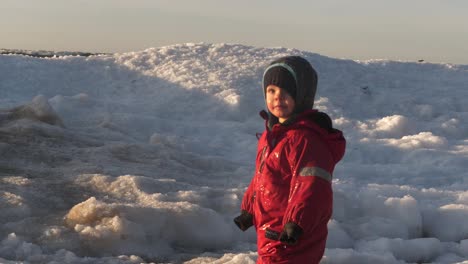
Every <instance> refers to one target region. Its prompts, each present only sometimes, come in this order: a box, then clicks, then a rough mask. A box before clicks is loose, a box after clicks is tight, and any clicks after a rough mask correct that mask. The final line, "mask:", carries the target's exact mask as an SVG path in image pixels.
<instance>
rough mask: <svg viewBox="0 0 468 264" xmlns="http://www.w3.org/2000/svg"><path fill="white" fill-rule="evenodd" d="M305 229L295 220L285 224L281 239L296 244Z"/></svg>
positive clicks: (289, 243) (286, 242)
mask: <svg viewBox="0 0 468 264" xmlns="http://www.w3.org/2000/svg"><path fill="white" fill-rule="evenodd" d="M303 232H304V231H303V230H302V228H301V227H300V226H298V225H297V224H295V223H293V222H289V223H287V224H286V225H284V228H283V232H281V234H280V237H279V240H280V241H281V242H283V243H285V244H288V245H294V244H296V243H297V240H298V239H299V237H300V236H301V235H302V233H303Z"/></svg>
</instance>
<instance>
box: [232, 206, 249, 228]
mask: <svg viewBox="0 0 468 264" xmlns="http://www.w3.org/2000/svg"><path fill="white" fill-rule="evenodd" d="M234 223H236V225H237V226H238V227H239V228H240V230H242V231H245V230H247V229H249V227H251V226H252V225H253V215H251V214H250V213H249V212H247V211H242V212H241V214H240V215H239V216H238V217H236V218H234Z"/></svg>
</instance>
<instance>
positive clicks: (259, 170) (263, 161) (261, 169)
mask: <svg viewBox="0 0 468 264" xmlns="http://www.w3.org/2000/svg"><path fill="white" fill-rule="evenodd" d="M266 149H267V146H264V147H263V150H262V159H261V160H260V168H259V169H258V172H260V173H261V172H262V171H263V165H265V152H266Z"/></svg>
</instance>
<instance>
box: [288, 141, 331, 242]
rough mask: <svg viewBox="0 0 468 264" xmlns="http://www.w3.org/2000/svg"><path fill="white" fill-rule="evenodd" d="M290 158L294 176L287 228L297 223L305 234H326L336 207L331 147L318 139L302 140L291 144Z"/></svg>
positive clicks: (289, 149)
mask: <svg viewBox="0 0 468 264" xmlns="http://www.w3.org/2000/svg"><path fill="white" fill-rule="evenodd" d="M287 156H288V160H289V163H290V166H291V169H292V177H291V185H290V192H289V199H288V206H287V209H286V211H285V214H284V217H283V226H284V227H286V226H287V225H288V223H294V224H296V225H297V226H298V227H300V229H302V230H301V231H303V232H304V233H312V232H313V233H316V232H318V231H320V232H326V224H327V222H328V220H329V219H330V217H331V214H332V207H333V193H332V189H331V179H332V172H333V168H334V165H335V164H334V160H333V157H332V154H331V152H330V150H329V149H328V146H327V145H326V144H325V143H324V142H323V141H321V140H320V138H318V136H313V135H309V136H303V137H298V138H296V139H295V140H293V142H291V143H290V144H289V148H288V149H287ZM318 228H320V229H324V228H325V230H317V229H318Z"/></svg>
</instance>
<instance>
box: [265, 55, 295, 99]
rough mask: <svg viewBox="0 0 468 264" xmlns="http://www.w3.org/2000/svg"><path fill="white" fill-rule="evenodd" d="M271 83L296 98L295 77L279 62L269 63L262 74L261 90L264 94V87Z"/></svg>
mask: <svg viewBox="0 0 468 264" xmlns="http://www.w3.org/2000/svg"><path fill="white" fill-rule="evenodd" d="M271 84H272V85H276V86H278V87H280V88H282V89H284V90H286V91H287V92H288V93H289V95H291V97H292V98H293V99H294V100H296V79H294V76H293V75H292V73H291V72H290V71H289V70H288V69H287V68H285V67H284V66H282V65H281V64H279V65H271V67H270V68H268V69H267V70H266V72H265V74H264V75H263V91H264V92H265V94H266V88H267V87H268V85H271Z"/></svg>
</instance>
